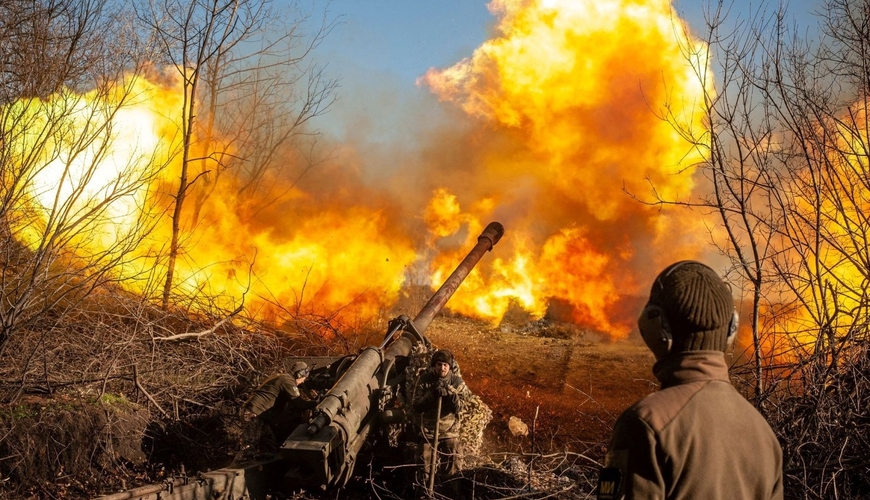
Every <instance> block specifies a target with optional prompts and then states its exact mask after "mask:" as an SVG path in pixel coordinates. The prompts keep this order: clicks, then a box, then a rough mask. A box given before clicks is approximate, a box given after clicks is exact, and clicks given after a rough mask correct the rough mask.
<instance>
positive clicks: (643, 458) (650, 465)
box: [597, 410, 666, 500]
mask: <svg viewBox="0 0 870 500" xmlns="http://www.w3.org/2000/svg"><path fill="white" fill-rule="evenodd" d="M665 487H666V486H665V481H664V476H663V474H662V470H661V466H660V464H659V462H658V458H657V453H656V437H655V433H654V432H653V430H652V429H651V428H650V427H649V425H647V423H646V422H645V421H644V420H643V419H641V418H639V417H638V416H637V415H635V414H634V413H632V412H631V411H630V410H629V411H628V412H625V413H623V414H622V415H620V417H619V419H617V421H616V425H615V426H614V428H613V437H612V439H611V442H610V446H609V447H608V449H607V456H606V458H605V461H604V469H603V470H602V471H601V474H600V476H599V480H598V489H597V494H598V496H597V498H598V499H599V500H611V499H612V500H618V499H623V498H625V499H635V500H640V499H644V500H646V499H650V500H652V499H661V498H665Z"/></svg>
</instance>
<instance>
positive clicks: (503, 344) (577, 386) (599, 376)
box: [426, 316, 656, 455]
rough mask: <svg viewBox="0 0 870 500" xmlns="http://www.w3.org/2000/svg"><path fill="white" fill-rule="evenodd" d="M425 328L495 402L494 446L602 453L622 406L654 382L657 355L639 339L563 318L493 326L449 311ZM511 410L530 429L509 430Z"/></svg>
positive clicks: (473, 383) (472, 382) (491, 430)
mask: <svg viewBox="0 0 870 500" xmlns="http://www.w3.org/2000/svg"><path fill="white" fill-rule="evenodd" d="M426 333H427V336H428V337H429V338H430V339H431V340H432V342H433V344H435V346H436V347H438V348H444V349H449V350H450V351H452V352H453V353H454V355H455V357H456V360H457V361H458V363H459V365H460V370H461V372H462V377H463V378H464V379H465V381H466V384H467V385H468V386H469V388H470V389H471V390H472V391H474V392H475V393H476V394H478V395H479V396H480V397H481V398H482V399H483V400H484V402H485V403H486V404H487V405H488V406H489V407H490V408H491V409H492V412H493V419H492V422H491V423H490V424H489V427H488V429H487V430H488V433H487V443H486V446H487V448H488V449H489V450H506V449H509V450H518V449H519V450H523V451H542V452H546V451H551V450H562V449H569V450H571V451H578V452H589V451H590V450H595V451H597V452H599V453H601V454H603V451H604V450H603V448H604V446H606V441H607V439H608V436H609V433H610V430H611V428H612V426H613V423H614V422H615V420H616V417H617V416H618V415H619V413H620V412H621V411H622V410H623V409H625V408H626V407H627V406H629V405H631V404H632V403H633V402H634V401H636V400H637V399H639V398H640V397H642V396H644V395H646V394H649V393H650V392H653V391H654V390H655V388H656V382H655V378H654V377H653V375H652V371H651V366H652V363H653V361H654V360H653V356H652V354H651V353H650V352H649V351H648V350H647V348H646V347H645V346H644V345H643V344H642V343H641V342H639V341H638V342H633V341H631V340H628V341H618V342H612V341H610V340H609V339H607V338H605V337H602V336H598V335H595V334H592V333H589V332H584V331H582V330H580V329H577V328H576V327H571V326H566V325H553V324H546V323H542V322H534V323H525V324H511V323H502V325H500V326H498V327H493V326H491V325H489V324H487V323H483V322H478V321H474V320H470V319H467V318H458V317H449V316H448V317H445V316H439V317H438V318H437V319H436V320H435V321H434V322H433V323H432V324H431V326H430V327H429V329H428V331H427V332H426ZM511 417H516V418H519V419H520V420H522V422H523V423H525V424H526V425H527V426H528V430H529V432H528V435H527V436H514V435H513V434H512V433H511V432H510V430H509V426H508V423H509V421H510V418H511ZM533 447H534V450H532V448H533ZM595 454H596V455H597V454H598V453H595Z"/></svg>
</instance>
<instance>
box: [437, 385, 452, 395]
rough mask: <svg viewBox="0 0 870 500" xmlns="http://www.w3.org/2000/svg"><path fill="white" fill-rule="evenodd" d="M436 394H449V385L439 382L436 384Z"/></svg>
mask: <svg viewBox="0 0 870 500" xmlns="http://www.w3.org/2000/svg"><path fill="white" fill-rule="evenodd" d="M438 395H439V396H441V397H446V396H449V395H450V386H448V385H447V384H440V385H439V386H438Z"/></svg>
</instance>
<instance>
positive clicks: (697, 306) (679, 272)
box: [649, 261, 734, 352]
mask: <svg viewBox="0 0 870 500" xmlns="http://www.w3.org/2000/svg"><path fill="white" fill-rule="evenodd" d="M649 301H650V303H652V304H657V305H659V306H660V307H661V308H662V309H664V311H665V317H666V318H667V322H668V325H669V326H670V330H671V334H672V335H673V347H672V348H671V352H685V351H702V350H717V351H725V350H726V348H727V339H728V331H729V327H730V324H731V319H732V317H733V315H734V299H733V298H732V297H731V290H730V289H729V287H728V285H727V284H725V282H724V281H722V279H721V278H720V277H719V276H718V275H717V274H716V272H715V271H713V270H712V269H710V268H709V267H707V266H705V265H704V264H701V263H700V262H694V261H685V262H678V263H676V264H673V265H671V266H669V267H667V268H666V269H665V270H664V271H662V272H661V274H659V276H658V278H656V280H655V282H654V283H653V286H652V290H650V297H649Z"/></svg>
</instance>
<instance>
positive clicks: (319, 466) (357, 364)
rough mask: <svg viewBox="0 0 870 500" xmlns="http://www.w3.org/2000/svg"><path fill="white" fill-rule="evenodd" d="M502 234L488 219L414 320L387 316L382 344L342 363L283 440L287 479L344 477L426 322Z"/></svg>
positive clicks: (380, 417)
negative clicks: (305, 417)
mask: <svg viewBox="0 0 870 500" xmlns="http://www.w3.org/2000/svg"><path fill="white" fill-rule="evenodd" d="M503 234H504V228H503V227H502V225H501V224H499V223H498V222H493V223H491V224H489V225H488V226H487V227H486V229H485V230H484V231H483V232H482V233H481V235H480V236H479V237H478V239H477V245H475V247H474V248H473V249H472V250H471V251H470V252H469V253H468V255H467V256H466V257H465V259H463V261H462V262H461V263H460V264H459V265H458V266H457V267H456V269H455V270H454V271H453V273H452V274H451V275H450V277H449V278H447V280H446V281H445V282H444V284H443V285H441V287H440V288H439V289H438V291H437V292H435V294H434V295H433V296H432V297H431V298H430V299H429V301H428V302H427V303H426V305H425V306H423V308H422V309H421V310H420V312H419V313H418V314H417V316H416V317H415V318H414V319H413V320H410V319H409V318H408V317H407V316H404V315H402V316H399V317H397V318H395V319H394V320H392V321H390V323H389V325H388V328H387V333H386V335H385V337H384V340H383V342H382V343H381V345H379V346H378V347H367V348H365V349H363V350H362V351H361V352H360V353H359V354H358V355H357V356H356V357H355V358H354V359H353V361H352V362H347V363H344V364H345V365H346V367H344V366H339V368H338V369H336V373H335V376H336V377H337V380H336V382H335V383H334V385H332V387H331V388H330V389H329V391H328V392H327V393H326V395H325V396H324V397H323V399H322V400H321V401H320V403H319V404H318V406H317V408H316V409H315V410H314V414H313V416H312V417H311V419H310V420H309V421H308V423H304V424H302V425H299V426H298V427H297V428H296V429H295V430H294V431H293V432H292V433H291V434H290V436H289V437H288V438H287V439H286V440H285V441H284V443H283V445H282V446H281V449H280V452H279V453H280V456H281V459H282V460H283V461H285V462H286V463H287V464H288V466H289V469H288V471H287V473H286V475H285V484H287V485H291V486H299V485H304V486H315V485H316V486H320V487H323V488H331V487H336V486H342V485H344V484H345V483H347V481H348V479H349V478H350V477H351V476H352V474H353V470H354V467H355V466H356V463H357V457H358V454H359V453H360V450H361V449H362V447H363V445H364V444H366V441H367V438H368V436H369V434H370V432H371V431H372V429H374V428H376V426H378V425H380V424H381V423H383V422H385V421H388V420H390V419H391V418H392V417H394V416H393V415H392V414H393V410H391V409H388V407H390V406H391V405H390V403H392V402H394V400H395V398H396V397H398V394H399V393H400V392H401V390H402V382H403V379H404V373H405V368H406V367H407V365H408V363H409V357H410V356H411V354H412V351H413V349H414V346H415V345H416V344H423V345H424V346H426V347H431V344H430V342H429V340H428V339H427V338H426V336H425V335H424V333H425V331H426V329H427V328H428V327H429V324H430V323H431V322H432V320H433V319H434V318H435V316H436V315H437V314H438V312H439V311H441V309H442V308H443V307H444V305H445V304H446V303H447V301H448V300H449V299H450V297H451V296H452V295H453V293H454V292H455V291H456V289H457V288H458V287H459V285H460V284H461V283H462V281H463V280H465V278H466V277H467V276H468V274H469V273H470V272H471V270H472V269H473V268H474V266H475V265H476V264H477V262H478V261H479V260H480V259H481V257H483V255H484V254H485V253H486V252H487V251H489V250H492V248H493V247H494V246H495V244H496V243H498V241H499V240H500V239H501V237H502V235H503ZM341 364H342V363H339V365H341Z"/></svg>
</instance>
